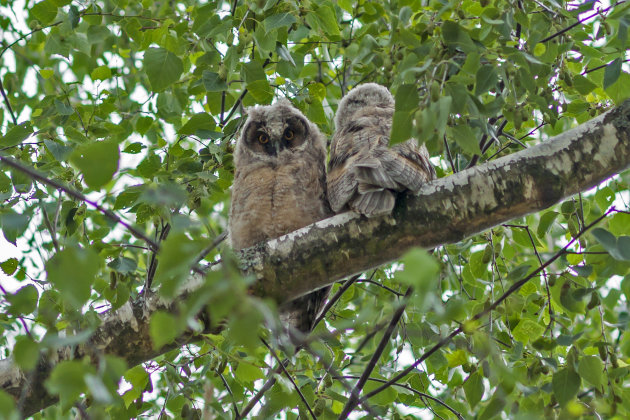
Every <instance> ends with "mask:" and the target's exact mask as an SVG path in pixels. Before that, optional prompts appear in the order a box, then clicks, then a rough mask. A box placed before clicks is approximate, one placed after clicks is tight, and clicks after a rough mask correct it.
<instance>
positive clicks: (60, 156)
mask: <svg viewBox="0 0 630 420" xmlns="http://www.w3.org/2000/svg"><path fill="white" fill-rule="evenodd" d="M44 144H45V145H46V148H47V149H48V151H49V152H50V154H51V155H53V157H54V158H55V160H57V162H65V160H66V159H67V158H68V156H69V155H70V154H71V153H72V151H73V150H74V149H73V148H72V147H70V146H66V145H64V144H59V143H57V142H55V141H53V140H48V139H44Z"/></svg>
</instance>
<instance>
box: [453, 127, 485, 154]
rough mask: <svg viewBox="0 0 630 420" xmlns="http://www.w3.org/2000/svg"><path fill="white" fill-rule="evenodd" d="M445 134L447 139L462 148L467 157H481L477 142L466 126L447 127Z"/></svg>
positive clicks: (471, 131) (470, 129)
mask: <svg viewBox="0 0 630 420" xmlns="http://www.w3.org/2000/svg"><path fill="white" fill-rule="evenodd" d="M446 132H447V133H448V135H449V137H450V138H452V139H454V140H455V142H456V143H457V144H458V145H459V147H461V148H462V150H463V151H464V153H466V154H468V155H481V149H479V141H478V140H477V136H476V135H475V133H474V131H473V130H472V128H470V125H468V124H458V125H456V126H454V127H447V129H446Z"/></svg>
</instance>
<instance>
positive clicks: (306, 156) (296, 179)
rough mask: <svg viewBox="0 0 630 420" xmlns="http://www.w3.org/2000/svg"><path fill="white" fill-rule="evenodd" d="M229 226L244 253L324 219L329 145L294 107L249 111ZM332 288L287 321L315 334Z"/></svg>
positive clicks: (285, 312) (287, 308)
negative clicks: (253, 246) (259, 244)
mask: <svg viewBox="0 0 630 420" xmlns="http://www.w3.org/2000/svg"><path fill="white" fill-rule="evenodd" d="M234 167H235V173H234V183H233V185H232V202H231V206H230V215H229V222H228V224H229V226H228V230H229V232H230V234H229V237H230V242H231V245H232V248H233V249H235V250H239V249H242V248H247V247H249V246H252V245H254V244H256V243H258V242H261V241H265V240H268V239H272V238H277V237H278V236H281V235H284V234H286V233H289V232H292V231H294V230H296V229H299V228H301V227H304V226H306V225H309V224H311V223H314V222H316V221H318V220H321V219H325V218H326V217H328V216H330V215H331V214H332V212H331V210H330V206H329V205H328V201H327V200H326V139H325V138H324V135H323V134H322V133H321V132H320V131H319V129H318V128H317V126H315V124H313V123H312V122H310V121H309V120H308V119H307V118H306V117H305V116H304V115H303V114H302V113H301V112H300V111H299V110H297V109H296V108H294V107H293V105H292V104H291V102H289V101H288V100H286V99H281V100H279V101H277V102H276V103H275V104H273V105H269V106H256V107H254V108H250V109H249V110H248V116H247V121H246V122H245V124H244V126H243V129H242V130H241V135H240V137H239V139H238V140H237V142H236V148H235V152H234ZM329 289H330V288H324V289H320V290H317V291H315V292H312V293H310V294H308V295H305V296H303V297H300V298H298V299H296V300H294V301H292V302H289V303H287V304H285V305H283V306H282V307H280V312H281V314H282V318H283V320H284V321H287V322H289V323H290V324H291V325H293V326H294V327H296V328H298V329H299V330H300V331H302V332H304V333H307V332H309V331H310V330H311V328H312V324H313V321H314V320H315V319H316V316H317V314H318V312H319V310H320V309H321V307H322V306H323V303H324V301H325V300H326V297H327V296H328V292H329Z"/></svg>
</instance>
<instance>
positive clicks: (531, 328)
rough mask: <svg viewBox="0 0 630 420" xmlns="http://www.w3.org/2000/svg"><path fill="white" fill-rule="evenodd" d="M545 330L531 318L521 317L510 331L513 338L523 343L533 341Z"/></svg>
mask: <svg viewBox="0 0 630 420" xmlns="http://www.w3.org/2000/svg"><path fill="white" fill-rule="evenodd" d="M544 332H545V327H544V326H542V325H540V324H539V323H538V322H536V321H532V320H531V319H521V322H519V323H518V325H517V326H516V328H514V330H513V331H512V333H513V335H514V338H515V339H516V340H518V341H520V342H521V343H523V344H527V343H529V342H530V341H535V340H536V339H537V338H538V337H540V336H541V335H542V334H543V333H544Z"/></svg>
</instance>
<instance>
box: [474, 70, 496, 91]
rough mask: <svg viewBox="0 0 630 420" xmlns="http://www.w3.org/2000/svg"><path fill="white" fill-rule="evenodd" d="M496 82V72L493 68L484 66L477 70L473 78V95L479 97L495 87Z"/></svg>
mask: <svg viewBox="0 0 630 420" xmlns="http://www.w3.org/2000/svg"><path fill="white" fill-rule="evenodd" d="M497 82H498V77H497V70H496V68H495V67H494V66H491V65H488V64H486V65H484V66H481V67H480V68H479V70H478V71H477V75H476V76H475V95H481V94H484V93H486V92H487V91H488V90H490V89H492V88H493V87H495V86H496V84H497Z"/></svg>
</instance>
